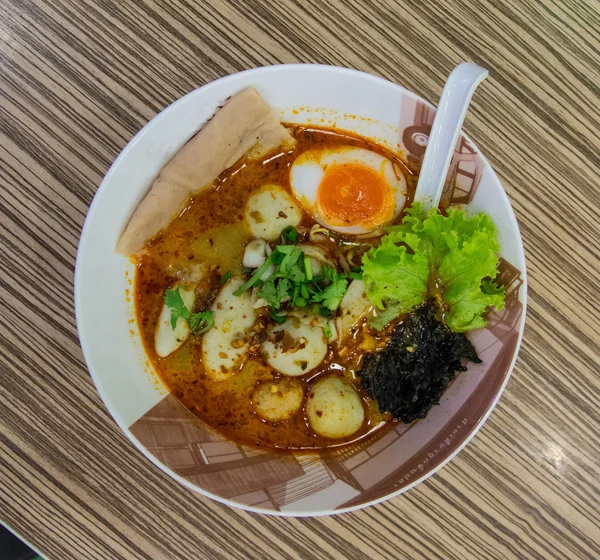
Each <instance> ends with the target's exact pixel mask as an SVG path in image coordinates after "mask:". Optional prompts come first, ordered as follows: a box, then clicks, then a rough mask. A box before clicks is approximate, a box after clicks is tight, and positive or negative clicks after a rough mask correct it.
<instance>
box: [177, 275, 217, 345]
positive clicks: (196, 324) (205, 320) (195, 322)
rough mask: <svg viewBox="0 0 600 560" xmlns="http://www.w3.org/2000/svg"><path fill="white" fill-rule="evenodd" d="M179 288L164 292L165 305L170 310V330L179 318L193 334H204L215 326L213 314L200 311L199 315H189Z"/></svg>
mask: <svg viewBox="0 0 600 560" xmlns="http://www.w3.org/2000/svg"><path fill="white" fill-rule="evenodd" d="M179 288H180V286H177V288H175V289H173V290H167V291H166V292H165V304H166V305H167V307H168V308H169V309H170V310H171V328H172V329H173V330H175V327H176V326H177V319H179V318H180V317H181V318H182V319H183V320H184V321H187V323H188V325H189V327H190V330H191V331H192V332H193V333H194V334H202V333H204V332H206V331H207V330H209V329H210V328H211V327H212V326H213V325H214V324H215V322H214V319H213V312H212V311H202V312H201V313H191V312H190V310H189V309H188V308H187V307H186V305H185V303H183V299H182V298H181V293H180V291H179Z"/></svg>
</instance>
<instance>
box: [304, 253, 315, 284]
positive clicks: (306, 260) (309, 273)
mask: <svg viewBox="0 0 600 560" xmlns="http://www.w3.org/2000/svg"><path fill="white" fill-rule="evenodd" d="M304 273H305V274H306V279H307V280H312V279H313V273H312V265H311V264H310V257H307V256H306V255H304Z"/></svg>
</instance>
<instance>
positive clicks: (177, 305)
mask: <svg viewBox="0 0 600 560" xmlns="http://www.w3.org/2000/svg"><path fill="white" fill-rule="evenodd" d="M165 304H166V305H167V307H168V308H169V309H170V310H171V328H172V329H173V330H175V327H176V326H177V319H179V317H181V318H182V319H184V320H185V321H188V320H189V318H190V311H189V309H188V308H187V307H186V306H185V303H183V299H181V294H180V293H179V286H177V288H175V289H174V290H167V291H166V292H165Z"/></svg>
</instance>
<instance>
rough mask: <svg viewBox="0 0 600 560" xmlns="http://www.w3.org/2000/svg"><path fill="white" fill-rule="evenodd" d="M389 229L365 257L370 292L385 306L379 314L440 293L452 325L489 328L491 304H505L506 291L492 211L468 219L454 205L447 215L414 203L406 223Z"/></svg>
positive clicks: (404, 308) (461, 328) (391, 313)
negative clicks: (499, 274)
mask: <svg viewBox="0 0 600 560" xmlns="http://www.w3.org/2000/svg"><path fill="white" fill-rule="evenodd" d="M387 232H388V233H387V235H385V236H384V237H383V238H382V240H381V245H380V246H379V247H373V248H371V249H369V251H368V252H367V253H366V254H365V255H364V256H363V279H364V281H365V284H366V289H367V296H368V297H369V299H370V300H371V302H372V303H373V304H374V305H376V306H377V307H378V308H379V309H381V310H384V312H383V315H380V316H379V317H382V316H383V317H393V316H394V314H395V315H396V316H397V315H398V314H400V313H403V312H407V311H410V310H412V309H414V308H415V307H417V306H418V305H420V304H422V303H423V302H424V301H425V300H426V299H428V298H430V297H436V298H438V299H440V300H441V302H442V303H443V304H444V307H445V308H446V309H447V313H446V315H445V321H446V323H447V325H448V326H449V327H450V329H451V330H453V331H454V332H464V331H468V330H471V329H476V328H479V327H484V326H485V325H486V320H485V319H484V317H483V315H484V313H485V312H486V310H487V309H488V308H489V307H495V308H496V309H502V308H503V307H504V296H505V290H504V288H502V287H500V286H498V284H497V283H496V282H495V278H496V275H497V267H498V256H497V254H496V253H497V252H498V251H499V249H500V244H499V243H498V239H497V235H496V227H495V226H494V224H493V222H492V220H491V218H490V217H489V216H488V215H487V214H484V213H479V214H475V215H474V216H471V217H467V214H466V212H465V211H464V210H459V209H452V208H451V209H450V210H448V216H442V215H441V214H439V213H438V212H437V210H436V209H433V210H430V211H425V210H424V209H423V207H422V205H420V204H413V205H412V206H411V207H410V208H409V209H408V210H407V211H406V216H405V217H404V220H403V222H402V224H400V225H398V226H393V227H390V228H388V230H387ZM376 321H377V323H378V324H382V323H383V319H381V320H379V318H378V319H377V320H376Z"/></svg>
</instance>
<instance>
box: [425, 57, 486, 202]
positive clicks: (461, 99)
mask: <svg viewBox="0 0 600 560" xmlns="http://www.w3.org/2000/svg"><path fill="white" fill-rule="evenodd" d="M487 75H488V71H487V70H486V69H485V68H481V67H480V66H477V65H475V64H471V63H470V62H463V63H462V64H459V65H458V66H457V67H456V68H455V69H454V70H452V72H451V74H450V76H448V80H447V81H446V85H445V86H444V91H443V92H442V97H441V98H440V103H439V106H438V109H437V113H436V115H435V119H434V120H433V126H432V128H431V134H430V135H429V140H428V142H427V148H426V150H425V156H424V157H423V163H422V165H421V172H420V174H419V182H418V183H417V190H416V192H415V202H421V203H423V205H424V206H425V208H427V209H429V208H437V207H438V206H439V203H440V198H441V196H442V191H443V190H444V183H445V182H446V176H447V175H448V168H449V167H450V161H451V160H452V153H453V152H454V148H455V147H456V142H457V141H458V135H459V134H460V130H461V127H462V124H463V121H464V120H465V115H466V114H467V109H468V107H469V102H470V101H471V97H472V96H473V92H474V91H475V88H476V87H477V86H478V85H479V84H480V83H481V81H482V80H484V79H485V78H486V77H487Z"/></svg>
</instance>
